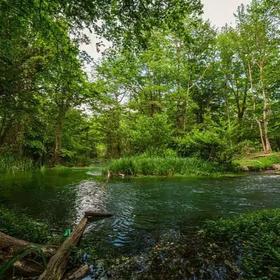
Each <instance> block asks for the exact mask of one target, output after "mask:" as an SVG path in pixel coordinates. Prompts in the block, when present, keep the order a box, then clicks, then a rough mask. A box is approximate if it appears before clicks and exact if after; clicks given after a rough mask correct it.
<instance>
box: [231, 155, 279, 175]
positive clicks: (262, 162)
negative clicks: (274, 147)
mask: <svg viewBox="0 0 280 280" xmlns="http://www.w3.org/2000/svg"><path fill="white" fill-rule="evenodd" d="M234 163H235V164H237V165H238V166H239V167H240V168H241V169H243V170H249V171H262V170H267V169H273V165H274V164H280V153H272V154H268V155H265V154H257V155H251V156H248V157H246V158H242V159H239V160H235V161H234Z"/></svg>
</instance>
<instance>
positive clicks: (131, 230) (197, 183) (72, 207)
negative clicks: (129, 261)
mask: <svg viewBox="0 0 280 280" xmlns="http://www.w3.org/2000/svg"><path fill="white" fill-rule="evenodd" d="M279 183H280V176H265V175H252V176H246V177H236V178H219V179H213V178H211V179H209V178H208V179H206V178H203V179H201V178H200V179H195V178H137V179H124V180H114V181H111V182H110V183H109V184H108V185H106V186H102V187H100V184H98V183H96V182H95V178H94V176H92V174H91V173H90V172H88V171H85V170H68V171H63V172H56V171H52V170H47V171H46V172H44V173H42V172H33V173H21V174H17V175H7V176H2V177H1V179H0V204H1V205H4V206H5V207H8V208H12V209H18V210H20V211H22V212H23V213H26V214H28V215H30V216H32V217H34V218H36V219H40V220H42V221H44V222H47V223H48V224H50V225H51V226H52V228H55V229H56V230H58V231H60V232H63V230H64V228H65V227H67V226H69V225H71V224H74V223H75V222H76V221H77V220H79V219H80V218H81V216H82V215H83V212H84V211H85V210H88V209H92V210H100V211H108V212H111V213H114V217H113V218H111V219H106V220H102V221H99V222H97V223H93V224H92V225H90V226H89V227H88V229H87V231H86V235H85V240H86V242H87V243H88V244H90V245H91V246H93V247H95V248H96V251H97V253H98V254H99V256H101V257H104V258H105V257H106V256H110V257H111V256H113V255H114V256H118V255H131V254H136V253H139V252H143V251H145V250H146V249H147V248H149V247H150V246H152V245H153V244H155V243H156V242H158V241H160V240H161V239H163V238H166V237H168V238H169V237H170V236H173V237H174V236H175V238H176V235H178V234H180V233H184V234H190V233H191V232H193V231H194V230H195V229H197V227H199V226H200V225H201V223H202V222H204V221H205V220H207V219H216V218H218V217H227V216H231V215H234V214H238V213H243V212H249V211H253V210H256V209H262V208H277V207H279V205H280V184H279Z"/></svg>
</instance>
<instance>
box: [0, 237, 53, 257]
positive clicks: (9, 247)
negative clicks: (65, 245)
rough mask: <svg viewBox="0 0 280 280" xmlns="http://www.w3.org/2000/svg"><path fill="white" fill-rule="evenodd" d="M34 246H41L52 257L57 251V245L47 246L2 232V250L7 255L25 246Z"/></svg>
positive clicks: (46, 254) (0, 241)
mask: <svg viewBox="0 0 280 280" xmlns="http://www.w3.org/2000/svg"><path fill="white" fill-rule="evenodd" d="M32 246H33V247H37V248H40V250H41V251H42V253H43V254H44V255H45V256H46V257H51V256H53V255H54V254H55V252H56V247H55V246H45V245H40V244H36V243H32V242H28V241H25V240H22V239H17V238H15V237H12V236H10V235H7V234H5V233H3V232H0V251H1V252H3V253H4V254H5V255H6V256H13V255H14V254H15V253H16V252H18V251H19V250H23V249H24V248H27V247H32Z"/></svg>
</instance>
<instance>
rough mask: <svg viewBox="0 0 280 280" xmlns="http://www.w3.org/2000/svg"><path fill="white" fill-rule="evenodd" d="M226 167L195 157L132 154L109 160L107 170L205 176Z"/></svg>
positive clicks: (118, 172) (115, 172) (113, 172)
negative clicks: (131, 155) (132, 155)
mask: <svg viewBox="0 0 280 280" xmlns="http://www.w3.org/2000/svg"><path fill="white" fill-rule="evenodd" d="M227 168H228V166H221V165H218V164H217V163H214V162H209V161H205V160H202V159H199V158H195V157H192V158H179V157H159V156H154V157H147V156H134V157H126V158H121V159H116V160H113V161H111V162H110V163H109V165H108V167H107V170H109V171H110V172H111V173H112V175H119V174H124V175H129V176H137V175H140V176H141V175H144V176H146V175H152V176H173V175H193V176H207V175H213V174H219V173H221V172H225V171H228V169H227Z"/></svg>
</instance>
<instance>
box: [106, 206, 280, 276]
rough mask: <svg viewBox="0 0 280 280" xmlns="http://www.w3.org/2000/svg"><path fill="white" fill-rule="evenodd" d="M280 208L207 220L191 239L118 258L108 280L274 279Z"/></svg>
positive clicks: (278, 272) (279, 256) (279, 257)
mask: <svg viewBox="0 0 280 280" xmlns="http://www.w3.org/2000/svg"><path fill="white" fill-rule="evenodd" d="M279 232H280V209H275V210H262V211H258V212H253V213H250V214H243V215H240V216H237V217H234V218H232V219H221V220H218V221H212V222H208V223H206V224H205V225H204V227H203V228H202V229H201V230H200V231H198V232H197V233H196V234H194V235H193V236H192V237H190V236H188V237H184V236H182V237H180V238H179V239H178V238H176V241H175V242H174V240H173V241H167V242H163V243H161V244H157V245H156V246H155V247H154V248H153V249H152V250H150V251H149V252H148V253H145V254H142V255H139V256H135V257H132V258H129V259H120V260H118V261H117V262H116V263H115V264H114V265H112V267H111V274H112V276H113V279H135V280H137V279H139V280H140V279H141V280H142V279H174V280H175V279H204V280H207V279H209V280H212V279H248V280H249V279H250V280H252V279H270V280H273V279H274V280H276V279H279V277H280V266H279V263H280V234H279Z"/></svg>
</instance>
